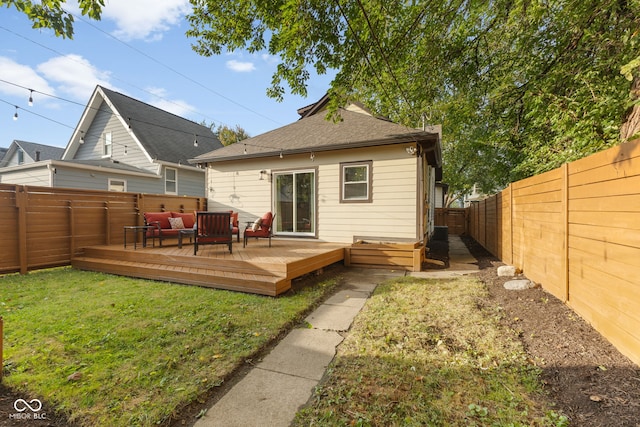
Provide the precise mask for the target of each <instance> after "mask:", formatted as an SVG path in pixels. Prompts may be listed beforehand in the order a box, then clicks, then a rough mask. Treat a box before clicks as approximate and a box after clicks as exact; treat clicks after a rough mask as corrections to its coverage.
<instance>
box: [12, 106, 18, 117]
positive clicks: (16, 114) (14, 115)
mask: <svg viewBox="0 0 640 427" xmlns="http://www.w3.org/2000/svg"><path fill="white" fill-rule="evenodd" d="M15 107H16V112H15V113H14V114H13V120H14V121H15V120H18V106H17V105H16V106H15Z"/></svg>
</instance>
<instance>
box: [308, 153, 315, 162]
mask: <svg viewBox="0 0 640 427" xmlns="http://www.w3.org/2000/svg"><path fill="white" fill-rule="evenodd" d="M309 158H310V159H311V161H312V162H313V161H314V160H315V158H316V155H315V154H313V151H312V152H311V156H309Z"/></svg>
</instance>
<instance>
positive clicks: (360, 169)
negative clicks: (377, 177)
mask: <svg viewBox="0 0 640 427" xmlns="http://www.w3.org/2000/svg"><path fill="white" fill-rule="evenodd" d="M372 164H373V163H372V162H371V161H368V162H357V163H341V164H340V170H341V172H340V202H341V203H371V201H372V198H371V166H372Z"/></svg>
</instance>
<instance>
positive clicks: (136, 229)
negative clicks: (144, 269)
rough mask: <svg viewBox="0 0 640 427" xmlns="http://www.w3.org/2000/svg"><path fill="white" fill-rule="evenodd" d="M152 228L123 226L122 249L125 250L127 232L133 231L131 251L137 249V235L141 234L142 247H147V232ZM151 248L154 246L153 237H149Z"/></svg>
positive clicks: (146, 226) (154, 240)
mask: <svg viewBox="0 0 640 427" xmlns="http://www.w3.org/2000/svg"><path fill="white" fill-rule="evenodd" d="M150 228H153V226H149V225H125V226H124V248H125V249H127V230H129V231H133V249H134V250H135V249H138V246H137V245H138V233H140V232H142V247H143V248H146V247H147V230H148V229H150ZM151 239H152V242H153V246H154V247H155V245H156V238H155V236H152V237H151Z"/></svg>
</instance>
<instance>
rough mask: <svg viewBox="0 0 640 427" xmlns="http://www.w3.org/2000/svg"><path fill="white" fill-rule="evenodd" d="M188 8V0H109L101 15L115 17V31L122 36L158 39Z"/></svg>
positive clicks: (107, 18) (187, 11)
mask: <svg viewBox="0 0 640 427" xmlns="http://www.w3.org/2000/svg"><path fill="white" fill-rule="evenodd" d="M191 10H192V8H191V5H190V4H189V0H135V1H132V0H110V1H108V2H107V3H106V5H105V7H104V8H103V10H102V19H104V20H112V21H114V22H115V24H116V27H117V30H116V31H115V32H114V35H115V36H116V37H118V38H121V39H123V40H133V39H144V40H159V39H161V38H162V33H163V32H165V31H167V30H169V29H170V28H171V27H172V26H175V25H177V24H179V23H180V22H181V21H182V19H183V18H184V16H185V15H186V14H187V13H189V12H191Z"/></svg>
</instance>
